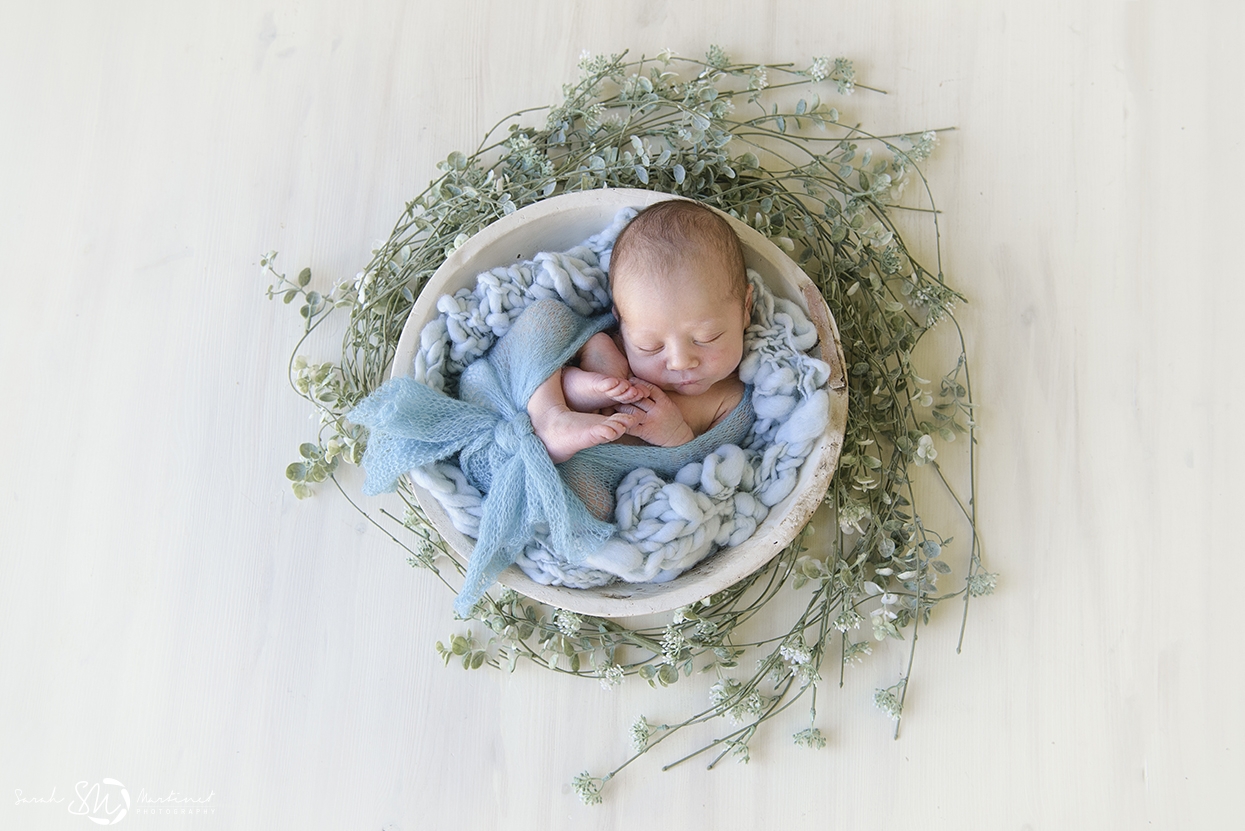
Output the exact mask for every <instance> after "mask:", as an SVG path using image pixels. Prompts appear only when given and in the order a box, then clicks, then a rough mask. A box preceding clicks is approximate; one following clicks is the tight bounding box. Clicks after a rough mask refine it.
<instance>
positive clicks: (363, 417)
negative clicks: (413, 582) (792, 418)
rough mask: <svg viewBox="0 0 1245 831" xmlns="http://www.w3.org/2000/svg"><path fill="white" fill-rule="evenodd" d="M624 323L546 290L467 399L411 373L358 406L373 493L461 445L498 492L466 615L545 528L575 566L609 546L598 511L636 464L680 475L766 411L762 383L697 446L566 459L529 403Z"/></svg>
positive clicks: (477, 555)
mask: <svg viewBox="0 0 1245 831" xmlns="http://www.w3.org/2000/svg"><path fill="white" fill-rule="evenodd" d="M613 323H614V318H613V316H612V315H610V314H608V313H606V314H599V315H596V316H593V317H584V316H582V315H579V314H577V313H576V312H574V311H573V310H572V309H571V308H570V307H568V306H567V305H566V304H564V303H562V302H560V301H557V300H552V299H545V300H539V301H537V302H535V303H533V304H531V305H529V306H528V307H527V308H526V309H524V311H523V312H522V313H521V314H520V315H519V317H518V318H517V319H516V320H515V322H514V324H513V325H512V326H511V328H510V329H509V331H507V332H506V334H505V335H503V336H502V337H501V338H500V339H499V340H498V341H497V343H496V344H495V345H494V346H493V348H492V349H491V350H490V351H489V353H488V355H487V356H485V357H484V358H481V359H479V360H476V361H474V362H473V363H471V364H470V365H469V366H468V367H467V368H466V369H465V370H464V371H463V374H462V377H461V379H460V381H459V397H458V398H452V397H450V396H448V395H445V394H444V393H442V392H439V391H437V390H435V389H433V388H432V387H430V386H428V385H426V384H424V383H421V382H419V381H415V380H413V379H411V378H393V379H391V380H390V381H388V382H387V383H386V384H384V385H383V386H382V387H381V388H380V389H378V390H376V391H375V392H374V393H372V395H370V396H368V397H367V399H365V400H364V401H363V402H361V403H360V404H359V405H358V407H356V408H355V409H354V410H353V411H352V412H351V413H350V414H349V417H350V420H351V421H353V422H355V423H356V424H362V425H364V426H366V427H367V428H368V430H369V437H368V444H367V451H366V452H365V453H364V456H363V467H364V469H365V470H366V472H367V481H366V482H365V484H364V487H363V490H364V493H367V494H377V493H382V492H385V491H390V490H393V488H394V486H395V485H396V484H397V481H398V478H399V477H400V476H401V475H403V474H404V473H406V472H408V471H410V470H412V469H414V468H417V467H421V466H423V465H427V464H430V463H432V462H436V461H441V460H444V459H448V458H450V457H452V456H454V455H455V454H457V455H458V463H459V467H461V469H462V471H463V473H464V474H465V476H466V477H467V479H468V481H469V482H470V483H471V484H472V485H473V486H474V487H476V488H478V489H479V490H480V491H481V492H482V493H484V494H486V495H485V497H484V500H483V502H482V504H481V515H480V532H479V535H478V537H477V539H476V544H475V548H474V549H473V550H472V553H471V556H470V559H469V561H468V565H467V575H466V578H465V581H464V583H463V588H462V591H461V592H460V593H459V595H458V598H457V599H456V600H455V604H454V609H455V611H456V612H457V613H458V614H460V615H462V616H466V615H467V614H468V612H469V611H470V609H471V607H472V606H473V605H475V603H476V602H477V601H478V600H479V599H480V598H481V597H482V596H483V594H484V592H485V591H486V590H487V589H488V587H489V586H491V585H492V584H493V583H494V582H495V581H496V580H497V577H498V575H499V574H501V572H502V571H503V570H504V569H505V568H506V567H507V566H509V565H511V564H512V563H514V562H515V560H516V559H517V558H518V556H519V555H520V554H521V553H522V551H523V549H524V548H525V547H526V546H527V544H528V543H529V542H531V541H532V539H533V538H534V537H535V536H536V535H537V533H538V532H540V533H547V534H548V536H549V541H550V544H551V546H552V548H553V550H554V551H556V552H557V554H558V555H560V556H561V557H563V558H565V559H566V561H567V562H568V563H571V564H576V563H579V562H581V561H582V560H583V559H584V558H585V557H586V556H588V555H589V554H591V553H592V552H594V551H596V550H597V549H598V548H600V547H601V545H602V544H604V543H605V541H606V540H608V539H609V538H610V537H611V536H613V534H614V533H615V531H616V528H615V526H613V525H612V524H610V523H607V522H604V521H602V520H600V519H598V518H597V516H594V515H593V514H594V513H596V514H597V515H599V516H608V515H610V512H611V511H612V510H613V500H614V491H615V489H616V488H617V487H618V484H619V482H620V481H621V480H622V479H623V477H624V476H626V475H627V474H628V473H630V472H632V471H634V470H636V469H637V468H648V469H650V470H653V471H656V472H657V473H658V474H661V475H664V476H673V475H674V474H675V473H677V472H678V471H679V470H680V469H681V468H683V467H684V466H685V465H687V464H689V463H692V462H695V461H698V460H700V459H703V458H704V457H705V456H707V455H708V454H709V453H711V452H713V451H714V450H716V449H718V448H719V447H721V446H722V445H728V444H729V445H736V444H740V443H741V442H743V440H744V439H745V437H746V436H747V435H748V432H749V430H750V429H751V427H752V424H753V421H754V415H753V411H752V406H751V390H750V389H749V390H748V391H747V392H746V393H745V395H744V398H743V400H742V401H741V402H740V404H739V406H737V407H736V408H735V409H734V410H733V411H732V412H731V413H730V414H728V416H727V417H726V418H725V419H723V420H722V421H721V422H720V423H719V424H717V425H716V426H714V427H713V429H711V430H709V431H708V432H706V433H704V434H703V435H701V436H699V437H697V438H696V439H694V440H693V441H691V442H688V443H687V444H684V445H681V446H679V447H653V446H647V445H645V446H640V445H616V444H606V445H598V446H596V447H591V448H588V449H587V450H582V451H580V452H579V453H577V454H575V455H574V456H572V457H571V458H570V459H569V460H568V461H566V462H564V463H563V464H561V465H558V466H555V465H554V464H553V461H552V460H551V459H550V458H549V454H548V452H547V451H546V450H545V446H544V444H543V443H542V442H541V441H540V439H538V438H537V437H536V435H535V434H534V433H533V432H532V423H531V420H530V419H529V418H528V415H527V402H528V400H529V399H530V398H531V397H532V393H533V392H535V390H536V388H537V387H538V386H540V384H542V383H543V382H544V381H545V380H546V379H547V378H549V377H550V376H551V375H552V374H553V373H554V372H556V371H557V370H558V369H559V368H560V367H562V366H564V365H565V364H566V363H567V362H568V361H570V360H571V358H572V357H573V356H574V355H575V354H576V353H577V352H578V351H579V350H580V348H581V347H582V346H583V345H584V343H585V342H586V341H587V340H588V338H590V337H592V335H594V334H596V333H597V332H600V331H602V330H604V329H606V328H608V327H609V326H611V325H612V324H613ZM572 486H573V489H572ZM577 494H578V495H577ZM581 495H582V496H583V497H584V498H586V499H588V501H589V503H590V504H591V505H592V510H589V508H588V506H587V505H585V503H584V499H583V498H581Z"/></svg>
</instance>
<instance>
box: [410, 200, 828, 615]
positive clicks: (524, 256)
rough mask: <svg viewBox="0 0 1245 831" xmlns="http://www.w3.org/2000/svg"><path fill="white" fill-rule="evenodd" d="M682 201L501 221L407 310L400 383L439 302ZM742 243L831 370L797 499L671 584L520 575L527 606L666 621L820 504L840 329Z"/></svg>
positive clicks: (777, 253)
mask: <svg viewBox="0 0 1245 831" xmlns="http://www.w3.org/2000/svg"><path fill="white" fill-rule="evenodd" d="M672 198H677V197H673V196H671V195H669V194H664V193H657V192H654V191H647V190H632V189H623V188H618V189H602V190H591V191H584V192H580V193H569V194H565V195H562V196H555V197H552V198H549V199H546V200H544V201H542V202H537V203H536V204H534V205H529V206H528V207H526V208H523V209H522V210H518V211H515V212H514V213H512V214H510V215H509V216H507V217H503V218H502V219H499V220H497V221H496V222H494V223H493V224H492V225H489V226H488V227H487V228H485V229H484V230H482V231H480V232H479V233H478V234H476V235H475V236H474V237H472V238H471V239H470V240H468V241H467V242H466V244H464V245H463V247H462V248H459V249H458V250H457V251H455V252H454V253H453V254H451V255H450V256H449V257H448V258H447V259H446V261H445V262H444V263H443V264H442V265H441V267H440V268H438V269H437V271H436V273H435V274H433V275H432V277H431V278H429V280H428V284H427V285H426V286H425V287H424V289H423V291H422V292H421V293H420V295H419V297H418V298H417V300H416V302H415V306H414V308H413V309H412V310H411V315H410V318H408V319H407V321H406V327H405V328H404V329H403V330H402V337H401V338H400V340H399V341H398V349H397V354H396V355H395V356H394V361H393V371H392V374H393V375H394V376H407V375H410V374H412V372H413V371H414V364H415V353H416V352H417V351H418V349H419V333H420V331H421V330H423V328H424V326H425V325H427V323H428V322H429V321H430V320H432V319H433V318H435V317H436V315H437V310H436V303H437V299H438V298H439V297H440V296H441V295H444V294H453V293H454V292H456V291H458V290H459V289H461V288H470V287H473V286H474V285H475V281H476V275H478V274H479V273H480V272H483V271H487V270H489V269H491V268H496V267H498V266H505V265H511V264H513V263H516V262H520V261H522V260H530V259H532V257H533V256H535V255H536V254H537V253H539V252H541V251H564V250H566V249H568V248H571V247H572V246H574V245H577V244H579V243H581V242H583V241H584V240H585V239H587V238H588V237H590V236H592V235H594V234H597V233H599V232H600V231H602V230H603V229H604V228H606V227H608V226H609V224H610V223H611V222H612V221H613V219H614V217H615V215H617V213H618V212H619V211H620V210H622V209H623V208H626V207H632V208H636V209H639V208H643V207H646V206H648V205H651V204H653V203H654V202H659V201H662V200H664V199H672ZM726 219H727V220H728V221H729V222H730V223H731V226H732V227H733V228H734V229H735V232H736V233H737V234H738V235H739V239H740V241H741V242H742V243H743V248H744V259H745V262H746V263H747V265H748V267H749V268H753V269H755V270H756V271H757V272H758V273H759V274H760V275H761V277H762V278H763V279H764V280H765V283H766V285H767V286H769V288H770V290H771V291H772V292H773V293H774V294H775V295H778V296H781V297H785V298H787V299H788V300H791V301H794V302H795V303H798V304H799V305H800V306H801V307H803V308H804V310H805V311H806V312H807V313H808V316H809V319H810V320H812V321H813V323H814V325H815V326H816V327H817V331H818V334H819V336H820V345H819V348H820V350H821V355H820V357H821V359H822V360H824V361H825V362H826V363H828V364H829V365H830V369H831V373H830V382H829V384H828V390H827V391H828V392H829V394H830V423H829V425H828V426H827V428H826V432H825V435H823V436H822V437H821V439H820V440H819V441H818V442H817V444H816V445H815V446H814V447H813V451H812V453H810V454H809V457H808V458H807V459H806V460H805V461H804V464H803V466H802V467H801V468H800V476H799V479H798V482H797V484H796V487H795V489H794V490H793V491H792V492H791V494H790V495H789V496H788V497H787V498H786V499H784V500H782V501H781V502H779V503H778V504H777V505H774V506H773V507H772V508H770V511H769V515H768V516H767V517H766V519H765V522H763V523H762V524H761V525H760V526H758V527H757V530H756V533H754V534H753V535H752V537H751V538H750V539H748V540H747V541H746V542H744V543H742V544H740V545H737V546H734V547H732V548H724V549H722V550H720V551H718V552H717V553H715V554H713V555H711V556H709V557H707V558H705V559H704V560H702V561H701V562H700V563H698V564H697V565H695V566H694V567H692V568H691V569H688V570H687V571H685V572H684V573H683V574H681V575H679V576H678V577H676V578H675V579H673V580H670V581H669V582H666V583H612V584H610V585H608V586H600V587H597V588H591V589H572V588H567V587H565V586H546V585H542V584H540V583H537V582H535V581H534V580H532V579H531V578H530V577H528V576H527V575H526V574H524V573H523V572H522V571H521V570H520V569H519V568H518V567H517V566H511V567H510V568H508V569H506V570H505V571H504V572H503V573H502V575H501V577H500V582H501V583H502V584H503V585H506V586H509V587H510V588H512V589H514V590H515V591H517V592H519V593H521V594H524V595H527V596H528V597H531V598H533V599H534V600H538V601H540V602H542V603H547V604H549V605H551V606H556V607H558V608H561V609H567V610H569V611H573V612H579V613H581V614H587V615H595V616H597V617H608V618H618V617H633V616H637V615H650V614H656V613H659V612H666V611H669V610H671V609H677V608H679V607H680V606H686V605H688V604H690V603H694V602H696V601H698V600H700V599H701V598H704V597H707V596H709V595H711V594H713V593H715V592H718V591H721V590H722V589H725V588H727V587H729V586H731V585H733V584H734V583H736V582H738V581H739V580H741V579H743V578H744V577H747V576H748V575H749V574H752V573H753V572H754V571H756V570H757V569H759V568H761V567H762V566H764V565H765V564H766V563H768V562H769V561H770V560H771V559H772V558H773V557H774V556H775V555H776V554H778V552H780V551H782V549H783V548H785V547H786V546H787V544H788V543H790V542H791V540H792V539H793V538H794V537H795V535H796V534H797V533H798V532H799V530H800V529H801V528H803V527H804V525H805V523H807V522H808V521H809V519H810V518H811V517H812V515H813V512H814V511H816V510H817V506H818V505H819V504H821V500H822V497H823V496H824V495H825V492H826V488H827V486H828V485H829V482H830V477H831V475H832V474H833V473H834V469H835V467H836V465H837V464H838V460H839V454H840V452H841V451H842V449H843V432H844V428H845V427H846V425H847V381H846V371H845V367H844V363H843V349H842V345H841V343H840V342H839V332H838V328H837V327H836V326H835V323H834V318H833V316H832V315H831V314H830V310H829V309H828V308H827V307H826V302H825V299H824V298H823V297H822V296H821V293H820V292H819V291H818V290H817V288H816V286H814V285H813V283H812V281H811V280H809V279H808V277H807V276H806V275H805V274H804V272H803V271H801V270H800V268H799V267H798V266H797V265H796V264H795V263H794V262H792V260H791V258H790V257H788V256H787V255H786V254H785V253H783V251H782V250H781V249H779V248H778V246H776V245H774V244H773V243H772V242H770V241H769V240H768V239H766V238H765V237H764V236H763V235H761V234H760V233H759V232H758V231H756V230H754V229H753V228H750V227H749V226H747V225H745V224H744V223H742V222H740V221H739V220H737V219H734V218H733V217H730V216H727V217H726ZM414 491H415V496H416V499H417V500H418V501H419V505H420V507H421V508H423V510H424V512H425V513H426V514H427V515H428V519H429V520H430V521H431V522H432V524H433V526H434V527H435V528H436V529H437V531H438V532H439V533H440V534H441V536H442V537H444V538H445V540H446V542H448V543H449V545H450V547H451V548H453V550H454V552H455V555H456V556H457V557H458V558H459V559H460V560H462V561H463V562H466V560H467V556H468V555H469V554H470V553H471V550H472V548H473V547H474V545H475V541H474V540H472V539H471V538H470V537H467V536H466V535H464V534H462V533H460V532H459V531H457V530H456V529H455V528H454V525H453V524H452V523H451V522H450V519H449V517H448V515H447V514H446V512H445V510H444V509H443V508H442V507H441V504H440V503H439V502H437V500H436V498H435V497H434V496H433V495H432V494H431V493H430V492H428V491H426V490H424V489H423V488H420V487H419V486H414Z"/></svg>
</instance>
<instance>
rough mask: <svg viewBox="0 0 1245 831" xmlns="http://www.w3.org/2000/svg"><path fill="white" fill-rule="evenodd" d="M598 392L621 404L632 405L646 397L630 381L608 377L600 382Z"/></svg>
mask: <svg viewBox="0 0 1245 831" xmlns="http://www.w3.org/2000/svg"><path fill="white" fill-rule="evenodd" d="M596 391H597V392H598V393H600V394H601V395H604V396H606V397H608V398H610V399H611V400H613V401H617V402H618V403H620V404H631V403H633V402H635V401H639V400H640V399H641V398H643V397H644V391H643V390H641V389H638V388H637V387H636V386H635V385H634V384H632V383H631V382H630V381H624V380H623V379H622V378H614V377H611V376H608V375H607V376H605V377H604V378H602V379H601V380H600V381H599V382H598V384H597V390H596Z"/></svg>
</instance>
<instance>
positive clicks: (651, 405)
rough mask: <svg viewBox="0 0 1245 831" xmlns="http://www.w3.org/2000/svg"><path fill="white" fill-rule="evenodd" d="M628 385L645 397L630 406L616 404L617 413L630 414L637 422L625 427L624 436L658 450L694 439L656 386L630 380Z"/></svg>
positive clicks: (677, 410)
mask: <svg viewBox="0 0 1245 831" xmlns="http://www.w3.org/2000/svg"><path fill="white" fill-rule="evenodd" d="M631 383H632V384H634V385H635V386H637V387H640V388H641V389H643V390H644V392H645V393H646V394H647V395H646V397H645V398H643V399H642V400H640V401H637V402H635V403H634V404H620V405H619V406H618V407H617V410H618V412H620V413H624V414H627V415H634V416H636V417H637V418H638V419H639V420H638V421H637V422H636V423H635V424H634V425H632V426H631V427H628V428H627V434H628V435H631V436H635V437H636V438H638V439H641V440H643V441H646V442H648V443H649V444H655V445H658V446H660V447H678V446H679V445H680V444H687V443H688V442H689V441H691V440H692V439H694V438H696V434H695V433H693V432H692V428H691V427H689V426H688V424H687V422H686V421H684V420H683V413H681V412H680V411H679V408H678V407H677V406H676V405H675V403H674V402H673V401H671V400H670V396H668V395H666V393H665V392H664V391H662V389H661V388H660V387H657V386H655V385H653V384H650V383H649V382H648V381H641V380H640V379H639V378H632V379H631Z"/></svg>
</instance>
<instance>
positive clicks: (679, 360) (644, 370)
mask: <svg viewBox="0 0 1245 831" xmlns="http://www.w3.org/2000/svg"><path fill="white" fill-rule="evenodd" d="M610 291H611V293H612V294H613V297H614V312H615V314H616V315H617V316H618V320H619V324H620V327H621V331H622V340H623V346H624V349H625V351H626V354H627V361H628V362H629V363H630V364H631V371H632V373H634V374H635V375H636V376H637V377H639V378H642V379H643V380H645V381H648V382H650V383H652V384H656V385H657V386H659V387H661V388H662V389H664V390H667V391H672V392H679V393H682V394H684V395H699V394H700V393H703V392H707V391H708V390H709V388H710V387H712V386H713V385H714V384H716V383H717V382H718V381H721V380H723V379H725V378H728V377H730V376H732V375H733V374H734V373H735V370H736V368H737V367H738V366H739V361H740V359H741V358H742V357H743V336H744V329H745V328H747V326H748V322H749V319H750V317H751V314H752V287H751V286H750V285H748V279H747V277H746V275H745V274H744V257H743V246H741V245H740V243H739V237H737V236H736V235H735V232H734V231H733V230H732V229H731V226H730V224H729V223H727V221H726V220H725V219H723V218H722V217H721V216H719V215H718V214H716V213H715V212H714V211H712V210H711V209H709V208H707V207H705V206H704V205H701V204H699V203H696V202H689V201H686V200H682V199H672V200H668V201H664V202H658V203H657V204H655V205H652V206H650V207H648V208H646V209H645V210H643V211H641V212H640V213H639V214H637V215H636V217H635V219H633V220H631V222H630V223H629V224H628V225H627V227H626V228H624V229H623V232H622V233H621V234H619V236H618V241H617V242H616V243H615V244H614V251H613V254H612V255H611V256H610Z"/></svg>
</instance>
